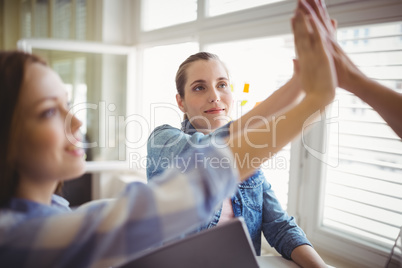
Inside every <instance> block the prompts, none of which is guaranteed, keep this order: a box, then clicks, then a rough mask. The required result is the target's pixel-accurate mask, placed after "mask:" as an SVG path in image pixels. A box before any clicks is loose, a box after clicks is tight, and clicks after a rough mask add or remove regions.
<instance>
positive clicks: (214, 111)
mask: <svg viewBox="0 0 402 268" xmlns="http://www.w3.org/2000/svg"><path fill="white" fill-rule="evenodd" d="M224 111H225V109H224V108H212V109H209V110H206V111H204V113H207V114H218V113H223V112H224Z"/></svg>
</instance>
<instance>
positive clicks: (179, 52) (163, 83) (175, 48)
mask: <svg viewBox="0 0 402 268" xmlns="http://www.w3.org/2000/svg"><path fill="white" fill-rule="evenodd" d="M198 49H199V48H198V44H197V43H181V44H174V45H166V46H157V47H150V48H147V49H145V50H144V67H143V86H142V94H143V96H142V98H141V100H142V104H143V108H144V109H143V113H142V115H143V116H144V117H145V119H146V120H147V122H148V123H149V126H150V128H151V129H150V131H152V130H153V128H154V127H157V126H159V125H162V124H169V125H172V126H174V127H179V128H180V123H181V121H182V118H183V113H182V112H181V111H180V110H179V108H178V107H177V103H176V94H177V90H176V83H175V77H176V72H177V70H178V69H179V66H180V64H181V63H182V62H183V61H184V60H185V59H186V58H187V57H188V56H190V55H192V54H195V53H197V52H198ZM148 134H151V133H148ZM144 135H146V134H144Z"/></svg>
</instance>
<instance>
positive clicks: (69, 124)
mask: <svg viewBox="0 0 402 268" xmlns="http://www.w3.org/2000/svg"><path fill="white" fill-rule="evenodd" d="M65 118H66V119H65V123H66V130H67V132H70V133H71V134H73V135H74V134H75V132H77V131H78V130H79V128H80V127H81V126H82V122H81V121H80V120H79V119H78V118H77V117H76V116H75V115H74V114H73V113H72V112H71V111H68V112H67V116H66V117H65Z"/></svg>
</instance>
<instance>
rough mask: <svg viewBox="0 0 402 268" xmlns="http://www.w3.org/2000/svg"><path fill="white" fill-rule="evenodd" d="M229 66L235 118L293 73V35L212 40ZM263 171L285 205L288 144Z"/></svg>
mask: <svg viewBox="0 0 402 268" xmlns="http://www.w3.org/2000/svg"><path fill="white" fill-rule="evenodd" d="M206 50H208V51H210V52H212V53H215V54H217V55H218V56H219V57H220V59H221V60H222V61H223V62H224V63H225V65H226V66H227V68H228V70H229V75H230V79H231V86H232V91H233V95H234V99H235V105H234V110H233V112H232V118H233V119H237V118H239V117H241V116H242V115H243V114H245V113H247V112H248V111H250V110H251V109H252V108H253V107H255V106H256V105H258V103H259V102H261V101H263V100H264V99H266V98H267V97H268V96H269V95H271V94H272V93H273V92H274V91H275V90H276V89H278V88H279V87H280V86H282V85H283V84H284V83H285V82H286V81H287V80H289V79H290V78H291V76H292V73H293V72H292V71H293V66H292V59H293V58H294V49H293V37H292V36H290V35H285V36H277V37H270V38H259V39H249V40H242V41H236V42H226V43H219V44H211V45H208V46H206ZM262 167H263V171H264V173H265V175H266V177H267V180H268V182H269V183H270V184H271V185H272V187H273V189H274V190H275V193H276V195H277V197H278V199H279V201H280V202H281V204H282V206H283V208H284V209H286V208H287V201H288V182H289V168H290V144H289V145H288V146H286V147H285V148H284V149H283V150H281V151H280V152H279V153H278V154H276V155H275V156H273V157H272V158H271V159H270V160H268V161H267V162H265V163H264V165H263V166H262Z"/></svg>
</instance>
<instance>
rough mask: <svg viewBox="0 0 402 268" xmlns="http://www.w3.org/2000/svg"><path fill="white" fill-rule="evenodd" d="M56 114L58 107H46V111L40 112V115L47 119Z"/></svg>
mask: <svg viewBox="0 0 402 268" xmlns="http://www.w3.org/2000/svg"><path fill="white" fill-rule="evenodd" d="M56 114H57V108H49V109H46V110H45V111H43V112H42V113H41V114H40V117H41V118H44V119H46V118H51V117H52V116H54V115H56Z"/></svg>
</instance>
